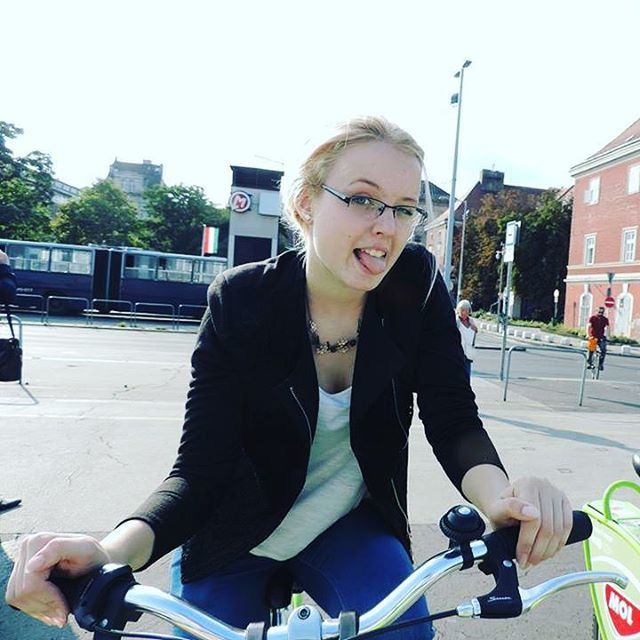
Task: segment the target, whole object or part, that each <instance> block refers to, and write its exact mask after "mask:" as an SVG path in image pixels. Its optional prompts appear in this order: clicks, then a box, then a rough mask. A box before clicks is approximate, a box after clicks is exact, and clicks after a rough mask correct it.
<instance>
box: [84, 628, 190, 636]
mask: <svg viewBox="0 0 640 640" xmlns="http://www.w3.org/2000/svg"><path fill="white" fill-rule="evenodd" d="M89 631H90V632H91V633H104V634H105V635H108V636H115V637H117V638H147V639H151V640H184V637H183V636H172V635H168V634H165V633H146V632H144V631H126V630H125V629H104V628H103V627H99V626H98V625H94V626H93V627H92V628H91V629H90V630H89Z"/></svg>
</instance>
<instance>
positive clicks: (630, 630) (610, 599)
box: [604, 584, 640, 636]
mask: <svg viewBox="0 0 640 640" xmlns="http://www.w3.org/2000/svg"><path fill="white" fill-rule="evenodd" d="M604 592H605V597H606V599H607V611H608V613H609V619H610V620H611V623H612V624H613V626H614V628H615V630H616V631H617V632H618V634H620V635H621V636H632V635H634V634H636V633H640V609H638V607H636V606H635V605H634V604H633V603H632V602H630V601H629V600H627V599H626V598H625V597H624V596H623V595H622V594H621V593H620V592H619V591H617V590H616V589H614V588H613V587H612V586H611V585H610V584H607V585H605V591H604Z"/></svg>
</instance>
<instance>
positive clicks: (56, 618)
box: [6, 533, 108, 626]
mask: <svg viewBox="0 0 640 640" xmlns="http://www.w3.org/2000/svg"><path fill="white" fill-rule="evenodd" d="M107 561H108V557H107V555H106V553H105V552H104V550H103V549H102V547H101V546H100V544H99V543H98V541H97V540H95V539H93V538H90V537H89V536H82V535H73V534H71V535H64V536H60V535H56V534H52V533H39V534H35V535H31V536H25V538H24V539H23V541H22V544H21V545H20V550H19V553H18V558H17V560H16V563H15V566H14V568H13V571H12V573H11V577H10V578H9V582H8V584H7V593H6V600H7V602H8V603H9V604H10V605H12V606H14V607H17V608H19V609H21V610H22V611H24V612H25V613H27V614H29V615H30V616H32V617H34V618H37V619H39V620H42V621H43V622H46V623H47V624H55V625H57V626H62V625H64V624H65V622H66V620H67V616H68V615H69V606H68V604H67V602H66V600H65V599H64V596H63V595H62V593H61V592H60V591H59V589H58V588H57V587H55V586H54V585H53V583H51V582H49V576H50V574H51V571H52V570H53V569H54V568H55V570H56V572H60V573H62V574H63V575H66V576H70V577H76V576H79V575H83V574H85V573H87V572H88V571H90V570H91V569H93V568H94V567H96V566H99V565H101V564H104V563H105V562H107Z"/></svg>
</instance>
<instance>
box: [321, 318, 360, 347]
mask: <svg viewBox="0 0 640 640" xmlns="http://www.w3.org/2000/svg"><path fill="white" fill-rule="evenodd" d="M308 327H309V338H310V339H311V346H312V347H313V349H314V351H315V352H316V353H317V354H318V355H323V354H325V353H348V352H349V351H351V349H353V348H354V347H355V346H356V345H357V344H358V336H359V335H360V320H358V328H357V330H356V335H355V336H353V337H351V338H340V339H339V340H336V342H329V341H327V342H323V341H322V340H320V336H319V335H318V327H317V326H316V323H315V322H314V321H313V320H312V319H311V318H309V324H308Z"/></svg>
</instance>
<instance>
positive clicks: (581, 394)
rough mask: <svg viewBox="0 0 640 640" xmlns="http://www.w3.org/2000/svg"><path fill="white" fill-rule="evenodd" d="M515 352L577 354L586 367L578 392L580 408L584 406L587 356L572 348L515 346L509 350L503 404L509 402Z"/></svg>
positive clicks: (584, 367)
mask: <svg viewBox="0 0 640 640" xmlns="http://www.w3.org/2000/svg"><path fill="white" fill-rule="evenodd" d="M514 351H560V352H562V353H575V354H576V355H579V356H581V357H582V358H583V360H584V365H583V367H582V377H581V380H580V388H579V390H578V406H579V407H581V406H582V400H583V398H584V381H585V379H586V377H587V354H586V353H585V352H584V351H582V350H580V349H573V348H571V347H530V346H526V347H524V346H522V345H514V346H513V347H510V348H509V351H508V352H507V368H506V372H505V376H504V393H503V395H502V400H503V402H506V400H507V388H508V386H509V373H510V371H511V356H512V355H513V352H514Z"/></svg>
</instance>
